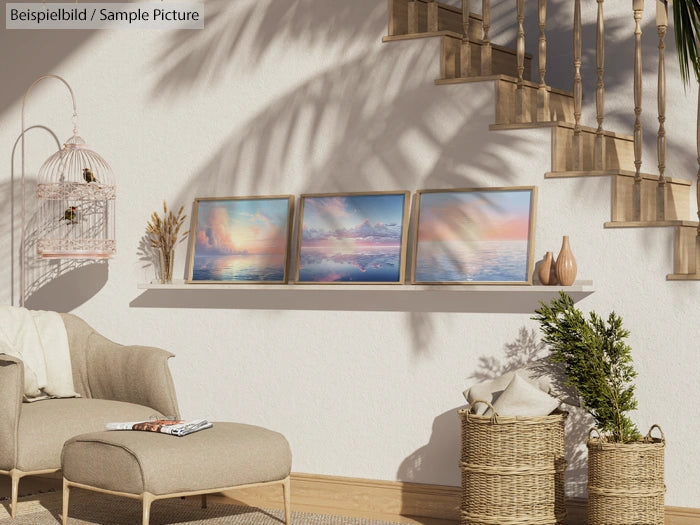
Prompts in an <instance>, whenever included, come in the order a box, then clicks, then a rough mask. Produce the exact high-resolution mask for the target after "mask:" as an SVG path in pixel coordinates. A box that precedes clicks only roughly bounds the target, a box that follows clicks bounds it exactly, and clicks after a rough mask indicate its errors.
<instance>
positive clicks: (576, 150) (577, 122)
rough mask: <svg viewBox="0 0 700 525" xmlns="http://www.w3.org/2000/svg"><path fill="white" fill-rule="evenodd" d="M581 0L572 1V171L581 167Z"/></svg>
mask: <svg viewBox="0 0 700 525" xmlns="http://www.w3.org/2000/svg"><path fill="white" fill-rule="evenodd" d="M582 99H583V86H582V83H581V0H575V2H574V138H573V156H574V171H580V170H582V169H583V144H582V137H581V101H582Z"/></svg>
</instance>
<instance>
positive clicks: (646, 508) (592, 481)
mask: <svg viewBox="0 0 700 525" xmlns="http://www.w3.org/2000/svg"><path fill="white" fill-rule="evenodd" d="M655 428H656V429H658V430H659V433H660V434H661V437H660V438H652V437H651V433H652V431H653V430H654V429H655ZM593 432H596V433H597V437H591V436H592V434H593ZM587 444H588V523H589V525H608V524H615V523H639V524H641V525H663V524H664V494H665V493H666V487H665V485H664V450H665V447H666V438H665V436H664V433H663V431H662V430H661V428H660V427H659V426H658V425H653V426H652V427H651V428H650V429H649V433H648V434H647V435H646V437H645V438H644V441H643V442H640V443H606V442H605V440H604V439H603V438H602V437H601V435H600V433H599V432H598V431H597V430H596V429H593V430H591V432H590V433H589V439H588V443H587Z"/></svg>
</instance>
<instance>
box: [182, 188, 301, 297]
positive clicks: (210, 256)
mask: <svg viewBox="0 0 700 525" xmlns="http://www.w3.org/2000/svg"><path fill="white" fill-rule="evenodd" d="M293 213H294V196H293V195H270V196H248V197H201V198H196V199H195V200H194V204H193V209H192V223H191V227H190V234H189V235H190V237H189V259H188V266H187V282H188V283H190V284H197V283H217V284H284V283H287V282H288V280H289V260H290V256H289V254H290V245H291V232H292V221H293V217H294V215H293Z"/></svg>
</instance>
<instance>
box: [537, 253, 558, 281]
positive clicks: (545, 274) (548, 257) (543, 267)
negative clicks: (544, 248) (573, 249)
mask: <svg viewBox="0 0 700 525" xmlns="http://www.w3.org/2000/svg"><path fill="white" fill-rule="evenodd" d="M537 277H539V279H540V282H541V283H542V284H548V285H554V284H557V283H559V279H558V278H557V269H556V263H555V262H554V255H553V254H552V252H547V253H545V255H544V259H543V260H542V263H541V264H540V268H539V270H538V272H537Z"/></svg>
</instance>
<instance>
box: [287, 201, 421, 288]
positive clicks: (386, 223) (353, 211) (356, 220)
mask: <svg viewBox="0 0 700 525" xmlns="http://www.w3.org/2000/svg"><path fill="white" fill-rule="evenodd" d="M407 199H408V192H400V193H366V194H364V193H363V194H330V195H327V194H324V195H302V204H301V206H302V218H301V230H300V231H301V235H300V238H299V246H298V248H299V249H298V264H297V274H296V280H297V282H318V283H399V282H403V273H404V270H403V268H404V261H403V258H404V254H405V242H406V228H405V223H406V220H407V212H406V207H407Z"/></svg>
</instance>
